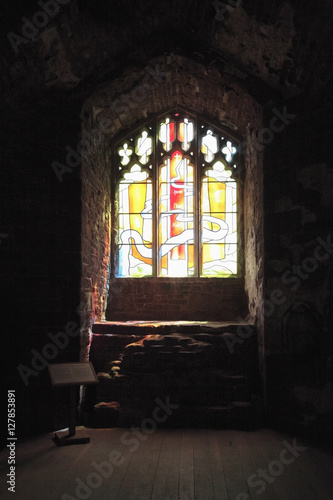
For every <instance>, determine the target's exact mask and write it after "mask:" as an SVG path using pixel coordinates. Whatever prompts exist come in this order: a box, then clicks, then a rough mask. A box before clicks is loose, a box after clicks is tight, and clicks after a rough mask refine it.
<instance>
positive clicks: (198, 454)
mask: <svg viewBox="0 0 333 500" xmlns="http://www.w3.org/2000/svg"><path fill="white" fill-rule="evenodd" d="M194 499H195V500H204V499H205V500H215V497H214V487H213V478H212V471H211V468H210V450H209V442H208V431H206V430H205V429H198V430H196V431H195V432H194Z"/></svg>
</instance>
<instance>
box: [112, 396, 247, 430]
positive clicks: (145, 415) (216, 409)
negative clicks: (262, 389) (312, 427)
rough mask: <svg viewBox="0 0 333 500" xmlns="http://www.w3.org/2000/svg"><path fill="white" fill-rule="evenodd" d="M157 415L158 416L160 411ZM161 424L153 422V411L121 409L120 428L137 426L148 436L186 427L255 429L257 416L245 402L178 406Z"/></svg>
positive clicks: (118, 424)
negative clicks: (163, 429) (166, 429)
mask: <svg viewBox="0 0 333 500" xmlns="http://www.w3.org/2000/svg"><path fill="white" fill-rule="evenodd" d="M158 415H161V417H160V418H159V420H160V419H161V418H162V411H160V413H159V414H158ZM166 417H167V418H165V420H164V421H163V422H156V420H154V411H152V412H146V411H145V410H144V409H141V410H140V409H137V408H135V409H133V408H130V407H120V414H119V419H118V422H117V426H119V427H132V426H133V427H136V428H137V429H139V430H141V432H143V433H145V430H147V434H148V433H150V434H151V432H152V430H153V429H154V428H160V427H185V428H189V427H190V428H216V429H238V430H254V429H255V428H256V426H257V416H256V412H255V410H254V407H253V405H252V404H251V403H249V402H247V401H235V402H230V403H228V404H223V405H214V406H199V407H198V406H187V405H180V406H179V407H178V408H176V409H173V410H172V413H171V414H170V415H166Z"/></svg>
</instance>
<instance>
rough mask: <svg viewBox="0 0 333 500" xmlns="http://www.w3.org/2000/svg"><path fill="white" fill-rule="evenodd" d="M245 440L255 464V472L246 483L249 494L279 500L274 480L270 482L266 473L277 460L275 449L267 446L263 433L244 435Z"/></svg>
mask: <svg viewBox="0 0 333 500" xmlns="http://www.w3.org/2000/svg"><path fill="white" fill-rule="evenodd" d="M246 440H247V443H248V445H249V447H250V449H251V450H252V457H253V460H254V463H255V470H254V471H253V475H252V476H251V479H250V480H249V481H248V484H249V486H250V492H251V494H252V495H254V493H255V494H257V495H259V496H260V495H261V496H263V495H266V497H267V498H269V500H281V496H280V492H279V488H278V487H277V486H276V482H275V480H274V478H273V481H272V478H271V476H270V475H269V474H268V476H267V473H266V471H267V468H268V466H269V464H270V463H271V462H272V460H276V458H277V456H276V451H275V448H274V449H272V448H269V446H267V436H266V435H265V434H263V433H259V434H257V433H256V432H253V433H248V434H246ZM267 477H268V480H267V479H266V478H267ZM254 498H255V497H254ZM282 498H283V497H282ZM294 500H295V499H294Z"/></svg>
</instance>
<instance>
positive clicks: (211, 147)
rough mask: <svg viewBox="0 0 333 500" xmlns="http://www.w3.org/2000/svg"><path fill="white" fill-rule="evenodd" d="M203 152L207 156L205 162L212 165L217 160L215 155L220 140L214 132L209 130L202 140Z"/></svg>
mask: <svg viewBox="0 0 333 500" xmlns="http://www.w3.org/2000/svg"><path fill="white" fill-rule="evenodd" d="M201 151H202V153H203V154H204V155H205V160H206V161H207V162H208V163H210V162H212V161H213V160H214V158H215V153H217V151H218V140H217V137H216V136H215V135H213V131H212V130H208V131H207V134H206V135H205V136H203V138H202V139H201Z"/></svg>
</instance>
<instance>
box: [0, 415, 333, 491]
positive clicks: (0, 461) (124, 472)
mask: <svg viewBox="0 0 333 500" xmlns="http://www.w3.org/2000/svg"><path fill="white" fill-rule="evenodd" d="M146 430H147V432H146V431H144V432H142V430H140V432H139V433H138V434H135V431H133V430H131V429H119V428H116V429H88V430H87V432H88V435H89V436H90V443H88V444H76V445H72V446H62V447H57V446H56V445H55V443H54V442H53V440H52V436H53V435H46V436H42V437H39V438H35V439H32V440H30V441H26V442H18V444H17V447H16V460H17V463H16V470H15V474H16V490H15V494H13V493H11V492H9V491H8V490H7V486H9V485H6V481H7V479H8V478H6V474H8V472H9V466H8V464H7V457H8V451H6V450H4V451H2V452H1V453H0V465H1V484H0V498H1V499H7V498H11V499H16V500H28V499H29V500H55V499H57V500H60V499H61V500H73V499H88V498H90V499H92V500H94V499H98V500H134V499H136V500H177V499H178V500H195V499H196V500H249V499H250V500H253V499H260V500H332V499H333V478H332V476H333V455H331V454H330V453H328V452H327V451H326V452H324V451H322V450H319V449H316V448H313V447H309V446H306V449H304V450H303V449H302V450H301V449H298V448H296V449H295V448H294V450H293V452H291V451H289V450H288V446H289V447H290V448H291V447H292V444H293V438H292V437H291V436H287V435H282V434H279V433H277V432H275V431H271V430H265V429H263V430H260V431H256V432H241V431H229V430H211V429H209V430H206V429H193V430H192V429H161V430H155V431H154V432H151V429H148V424H147V428H146ZM294 444H295V442H294ZM303 444H304V443H303ZM296 445H297V447H298V446H300V445H302V443H301V441H299V440H296ZM284 450H287V451H284ZM281 460H282V461H283V462H285V464H284V465H282V462H281ZM111 461H113V463H114V465H112V464H111ZM286 462H288V463H286ZM259 469H261V472H258V470H259ZM259 474H261V477H260V476H259Z"/></svg>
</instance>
